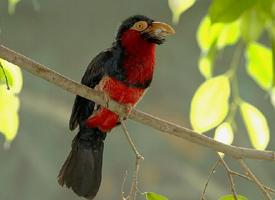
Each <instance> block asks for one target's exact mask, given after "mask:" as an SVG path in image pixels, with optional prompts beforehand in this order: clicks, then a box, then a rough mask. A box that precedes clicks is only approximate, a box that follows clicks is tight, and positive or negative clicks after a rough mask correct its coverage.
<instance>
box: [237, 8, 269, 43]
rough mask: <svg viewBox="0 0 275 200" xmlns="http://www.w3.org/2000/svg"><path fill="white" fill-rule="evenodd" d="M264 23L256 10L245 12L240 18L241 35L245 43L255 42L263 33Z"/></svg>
mask: <svg viewBox="0 0 275 200" xmlns="http://www.w3.org/2000/svg"><path fill="white" fill-rule="evenodd" d="M264 25H265V21H264V20H263V18H262V17H261V16H260V13H259V11H258V10H256V9H249V10H247V11H246V12H245V13H244V14H243V15H242V17H241V24H240V28H241V33H242V37H243V39H244V41H245V42H251V41H255V40H257V39H258V38H259V37H260V35H261V33H262V32H263V29H264Z"/></svg>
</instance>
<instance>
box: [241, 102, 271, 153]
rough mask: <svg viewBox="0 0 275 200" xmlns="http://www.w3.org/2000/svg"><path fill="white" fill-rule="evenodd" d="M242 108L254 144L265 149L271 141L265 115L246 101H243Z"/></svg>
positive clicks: (257, 147)
mask: <svg viewBox="0 0 275 200" xmlns="http://www.w3.org/2000/svg"><path fill="white" fill-rule="evenodd" d="M240 108H241V114H242V117H243V120H244V123H245V126H246V129H247V132H248V135H249V138H250V141H251V144H252V146H253V147H254V148H256V149H259V150H264V149H265V148H266V146H267V145H268V142H269V127H268V124H267V120H266V118H265V116H264V115H263V114H262V113H261V112H260V111H259V110H258V109H257V108H256V107H254V106H253V105H251V104H248V103H246V102H243V103H241V105H240Z"/></svg>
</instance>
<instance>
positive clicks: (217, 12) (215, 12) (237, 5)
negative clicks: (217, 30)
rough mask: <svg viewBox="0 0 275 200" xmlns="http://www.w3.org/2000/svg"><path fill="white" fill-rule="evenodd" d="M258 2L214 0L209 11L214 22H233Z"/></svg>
mask: <svg viewBox="0 0 275 200" xmlns="http://www.w3.org/2000/svg"><path fill="white" fill-rule="evenodd" d="M256 2H257V0H238V1H236V0H213V1H212V3H211V5H210V7H209V10H208V13H209V15H210V18H211V22H212V23H216V22H232V21H234V20H236V19H237V18H238V17H239V16H240V15H241V14H242V13H243V12H244V11H245V10H246V9H249V8H250V7H252V6H253V5H254V4H255V3H256Z"/></svg>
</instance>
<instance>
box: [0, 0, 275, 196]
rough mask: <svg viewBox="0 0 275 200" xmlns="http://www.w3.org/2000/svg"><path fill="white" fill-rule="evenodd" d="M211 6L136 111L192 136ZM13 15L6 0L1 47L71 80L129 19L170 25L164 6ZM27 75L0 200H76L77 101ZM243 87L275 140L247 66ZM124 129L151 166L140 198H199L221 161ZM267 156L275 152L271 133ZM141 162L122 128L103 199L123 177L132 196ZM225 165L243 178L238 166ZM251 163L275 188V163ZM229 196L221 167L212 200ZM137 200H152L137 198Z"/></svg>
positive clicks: (177, 40) (201, 0)
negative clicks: (65, 167)
mask: <svg viewBox="0 0 275 200" xmlns="http://www.w3.org/2000/svg"><path fill="white" fill-rule="evenodd" d="M209 3H210V0H198V2H197V3H196V4H195V6H193V7H192V8H191V9H189V10H188V11H187V12H186V13H184V15H183V16H182V17H181V20H180V22H179V24H178V25H176V26H175V29H176V31H177V34H176V35H175V36H173V37H171V38H169V39H168V40H167V42H166V43H165V44H164V45H162V46H159V47H158V50H157V68H156V72H155V76H154V81H153V84H152V87H151V89H150V90H149V92H148V93H147V94H146V96H145V97H144V99H143V101H141V102H140V103H139V105H138V108H139V109H141V110H143V111H146V112H149V113H152V114H154V115H156V116H159V117H161V118H164V119H167V120H170V121H174V122H177V123H179V124H181V125H184V126H187V127H190V125H189V119H188V118H189V117H188V116H189V111H190V102H191V98H192V95H193V93H194V91H195V90H196V88H197V87H198V86H199V84H200V83H201V82H202V81H203V78H202V76H201V75H200V74H199V71H198V67H197V59H198V57H199V54H200V50H199V48H198V46H197V42H196V37H195V36H196V29H197V27H198V24H199V22H200V19H201V18H202V17H203V16H204V15H205V14H206V12H207V8H208V5H209ZM7 6H8V5H7V1H6V0H0V28H1V33H0V41H1V43H3V44H5V45H7V46H8V47H10V48H12V49H14V50H16V51H18V52H20V53H22V54H24V55H26V56H29V57H31V58H33V59H34V60H36V61H38V62H40V63H42V64H44V65H46V66H49V67H50V68H52V69H54V70H56V71H58V72H60V73H61V74H64V75H66V76H68V77H70V78H72V79H74V80H80V78H81V76H82V74H83V73H84V70H85V68H86V66H87V64H88V63H89V62H90V60H91V59H92V58H93V57H94V56H95V55H96V54H97V53H98V52H99V51H101V50H103V49H105V48H107V47H109V46H110V45H111V43H112V41H113V38H114V36H115V32H116V30H117V28H118V25H119V23H120V21H122V20H123V19H125V18H126V17H128V16H130V15H133V14H144V15H147V16H150V17H152V18H154V19H157V20H160V21H164V22H167V23H171V13H170V10H169V8H168V4H167V1H160V0H158V1H157V0H152V1H147V0H139V1H134V0H115V1H106V0H93V1H92V0H79V1H75V0H58V1H53V0H48V1H42V0H22V1H21V2H20V3H19V4H18V6H17V7H16V12H15V14H14V15H9V14H8V9H7ZM231 53H232V49H230V48H227V49H226V50H225V51H224V52H223V53H222V55H221V56H220V57H219V61H218V62H219V65H220V66H219V70H221V71H222V70H223V69H226V67H227V64H228V60H230V55H231ZM243 62H244V61H242V65H243ZM23 75H24V87H23V90H22V92H21V94H20V99H21V108H20V129H19V132H18V136H17V137H16V139H15V140H14V142H13V143H12V144H11V147H10V149H9V150H4V148H0V199H1V200H17V199H20V200H38V199H39V200H57V199H58V200H62V199H66V200H72V199H78V198H77V197H76V196H75V195H74V194H73V193H72V192H71V191H70V190H67V189H65V188H61V187H60V186H59V185H58V184H57V180H56V177H57V174H58V172H59V169H60V167H61V165H62V163H63V161H64V159H65V157H66V156H67V154H68V153H69V151H70V144H71V140H72V138H73V137H74V135H75V132H74V133H72V132H70V131H69V130H68V120H69V116H70V111H71V107H72V104H73V100H74V95H72V94H70V93H67V92H66V91H63V90H62V89H60V88H57V87H56V86H54V85H52V84H50V83H48V82H45V81H44V80H41V79H39V78H37V77H34V76H33V75H31V74H29V73H27V72H25V71H23ZM239 79H240V87H241V88H240V90H241V96H242V97H243V98H244V99H247V100H249V102H251V103H253V104H254V105H257V107H258V108H259V109H260V110H261V111H262V112H263V113H265V115H266V116H267V118H268V120H269V125H270V129H271V132H272V131H274V130H275V125H274V123H273V119H274V117H275V116H274V109H273V108H272V107H271V105H270V103H269V99H268V98H267V96H266V95H265V94H264V92H262V91H261V90H260V89H258V87H257V86H256V84H255V83H254V82H253V81H252V80H250V79H249V78H248V77H247V75H246V73H245V69H244V67H241V69H240V70H239ZM237 121H240V117H239V116H237ZM0 123H1V122H0ZM127 126H128V128H129V130H130V132H131V134H132V136H133V138H134V140H135V143H136V145H137V147H138V149H139V150H140V152H141V153H142V154H143V156H144V157H145V160H144V162H143V163H142V168H141V176H140V182H139V188H140V190H141V191H153V192H157V193H160V194H163V195H165V196H167V197H168V198H169V199H170V200H197V199H199V198H200V194H201V192H202V190H203V187H204V183H205V181H206V179H207V176H208V174H209V169H210V167H211V165H212V164H213V163H214V162H215V160H216V159H217V158H216V155H215V154H214V153H213V152H212V151H211V150H209V149H206V148H202V147H200V146H198V145H195V144H192V143H189V142H187V141H183V140H180V139H178V138H175V137H172V136H169V135H166V134H160V133H159V132H158V131H156V130H153V129H151V128H149V127H146V126H143V125H141V124H138V123H135V122H133V121H131V120H128V121H127ZM210 135H211V133H210ZM3 144H4V137H2V136H0V145H3ZM234 144H236V145H241V146H245V147H250V144H249V141H248V137H247V134H246V131H245V128H244V126H243V125H242V124H239V126H238V131H237V132H236V133H235V141H234ZM268 148H269V149H275V142H274V136H273V135H272V134H271V141H270V145H269V147H268ZM134 159H135V157H134V155H133V153H132V151H131V149H130V147H129V146H128V144H127V142H126V139H125V138H124V136H123V134H122V130H121V128H120V127H118V128H116V129H115V130H113V131H112V133H110V134H108V137H107V139H106V141H105V152H104V163H103V180H102V185H101V188H100V191H99V193H98V195H97V197H96V200H113V199H120V191H121V185H122V182H123V178H124V174H125V171H126V170H127V171H128V174H129V175H128V181H127V182H126V183H127V184H126V188H125V191H127V186H129V184H130V180H129V179H130V177H131V173H132V171H133V168H134ZM228 161H229V163H230V164H231V165H232V167H233V168H235V169H238V167H237V165H236V164H235V163H234V161H233V160H230V159H229V160H228ZM248 163H249V164H250V166H251V167H252V169H253V170H254V171H255V173H256V174H257V175H258V176H259V177H260V179H261V180H263V181H264V182H265V183H266V184H267V185H273V186H275V165H274V163H271V162H260V161H248ZM236 184H237V190H238V192H239V193H240V194H243V195H245V196H247V197H248V198H249V199H251V200H259V199H263V197H262V196H261V194H260V192H259V191H258V190H257V189H256V187H255V186H254V185H253V184H251V183H249V182H247V181H245V180H240V179H239V178H236ZM229 193H230V189H229V185H228V181H227V176H226V174H225V172H224V170H223V169H222V167H220V168H219V169H218V170H217V171H216V173H215V175H214V178H213V179H212V180H211V182H210V185H209V187H208V190H207V197H208V199H210V200H214V199H218V197H220V196H221V195H224V194H229ZM138 199H145V197H144V196H141V195H139V196H138Z"/></svg>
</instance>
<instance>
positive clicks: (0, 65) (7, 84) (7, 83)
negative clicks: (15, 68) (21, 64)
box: [0, 62, 10, 90]
mask: <svg viewBox="0 0 275 200" xmlns="http://www.w3.org/2000/svg"><path fill="white" fill-rule="evenodd" d="M0 67H1V69H2V71H3V74H4V77H5V81H6V86H7V90H9V89H10V86H9V80H8V77H7V74H6V72H5V69H4V67H3V65H2V63H1V62H0Z"/></svg>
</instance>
